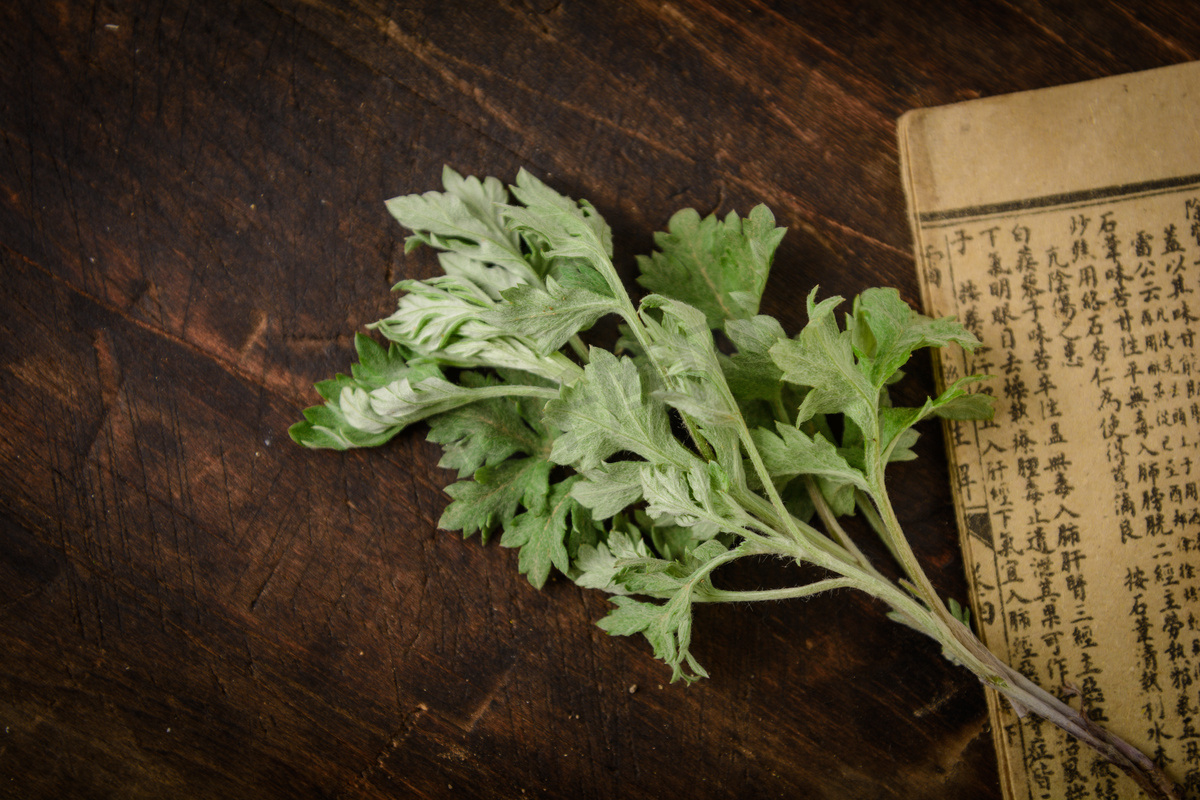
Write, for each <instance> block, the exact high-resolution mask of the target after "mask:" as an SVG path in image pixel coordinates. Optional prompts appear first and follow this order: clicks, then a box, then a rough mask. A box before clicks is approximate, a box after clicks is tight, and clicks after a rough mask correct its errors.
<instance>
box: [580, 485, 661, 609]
mask: <svg viewBox="0 0 1200 800" xmlns="http://www.w3.org/2000/svg"><path fill="white" fill-rule="evenodd" d="M576 487H578V484H576ZM644 558H652V556H651V555H650V549H649V548H648V547H647V546H646V543H645V542H644V541H643V540H642V538H641V536H640V535H635V534H631V533H629V532H626V531H624V530H613V531H611V532H610V533H609V534H608V538H607V539H606V540H605V541H603V542H598V543H597V544H596V545H595V546H591V545H586V546H584V547H581V548H580V549H579V557H578V558H577V559H576V560H575V563H574V568H573V572H572V575H573V576H574V578H573V579H574V581H575V584H576V585H577V586H582V587H584V588H585V589H601V590H603V591H606V592H609V593H611V594H625V593H626V591H627V590H626V589H625V588H624V587H623V586H621V585H620V584H618V583H617V576H618V575H619V574H620V573H621V572H622V571H624V570H625V564H624V563H623V562H625V561H628V560H630V559H644Z"/></svg>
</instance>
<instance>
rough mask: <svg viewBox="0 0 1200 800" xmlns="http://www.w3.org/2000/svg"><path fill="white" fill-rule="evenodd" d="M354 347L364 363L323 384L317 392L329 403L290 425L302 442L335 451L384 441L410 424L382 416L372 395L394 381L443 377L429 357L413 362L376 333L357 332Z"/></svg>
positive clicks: (308, 412)
mask: <svg viewBox="0 0 1200 800" xmlns="http://www.w3.org/2000/svg"><path fill="white" fill-rule="evenodd" d="M354 347H355V349H356V350H357V351H358V357H359V363H357V364H354V365H353V366H352V367H351V368H350V370H351V375H350V376H347V375H338V376H336V377H335V378H332V379H330V380H326V381H321V382H320V383H318V384H317V385H316V389H317V393H318V394H320V395H321V397H323V398H324V399H325V405H323V406H313V407H311V408H309V409H306V410H305V412H304V420H303V421H302V422H297V423H296V424H294V425H292V426H291V428H289V429H288V433H289V434H290V435H291V437H292V439H294V440H295V441H296V442H298V443H299V444H302V445H305V446H306V447H314V448H330V449H334V450H347V449H349V448H351V447H374V446H377V445H380V444H383V443H384V442H386V441H388V440H389V439H391V438H392V437H393V436H395V435H396V434H397V433H399V432H400V431H401V430H402V429H403V428H404V426H405V425H406V424H407V422H403V421H390V422H389V421H384V420H380V419H378V418H376V417H375V416H374V415H373V414H372V413H371V412H370V402H369V393H370V392H372V391H375V390H377V389H378V388H379V387H381V386H386V385H387V384H388V383H390V382H394V381H403V380H417V381H421V380H426V379H428V378H432V377H437V376H440V375H441V371H440V370H439V369H438V368H437V366H436V365H434V364H432V363H429V362H428V361H425V360H423V359H416V360H414V361H411V362H410V361H408V358H409V357H410V356H409V354H408V352H407V351H406V350H405V349H404V348H403V347H401V346H399V345H397V344H394V343H393V344H391V345H390V346H389V347H388V348H387V349H386V350H385V349H384V348H383V347H381V346H380V345H379V344H378V343H376V342H375V341H374V340H373V339H372V338H371V337H369V336H366V335H364V334H357V335H356V336H355V337H354Z"/></svg>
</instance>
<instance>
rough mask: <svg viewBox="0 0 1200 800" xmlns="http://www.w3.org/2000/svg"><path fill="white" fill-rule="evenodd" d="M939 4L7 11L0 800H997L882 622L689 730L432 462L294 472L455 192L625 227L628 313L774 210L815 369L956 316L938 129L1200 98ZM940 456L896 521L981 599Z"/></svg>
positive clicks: (778, 623)
mask: <svg viewBox="0 0 1200 800" xmlns="http://www.w3.org/2000/svg"><path fill="white" fill-rule="evenodd" d="M942 5H943V4H941V3H884V2H860V3H853V4H844V5H843V4H838V3H820V2H813V3H806V4H789V3H762V2H733V1H732V0H728V1H726V0H716V1H714V2H694V3H693V2H685V0H672V1H671V2H658V1H651V0H640V1H639V2H620V3H618V2H607V3H606V2H581V1H580V0H557V1H556V0H500V2H491V1H489V0H479V1H478V2H439V1H438V0H424V2H409V3H399V4H392V3H384V2H372V0H345V1H344V2H334V0H309V2H288V1H287V0H244V2H230V3H218V2H205V1H204V0H200V1H197V0H190V1H188V2H178V1H177V0H157V1H156V2H142V3H136V2H99V3H94V4H91V3H84V2H64V1H63V0H50V1H47V0H8V2H4V3H0V137H2V144H0V276H2V280H0V390H2V395H0V397H2V399H0V409H2V412H3V419H4V421H5V427H4V435H3V436H2V437H0V463H2V464H3V469H2V470H0V727H2V732H0V796H3V797H20V798H64V797H114V798H117V797H119V798H159V797H188V798H240V797H255V798H309V797H322V798H324V797H328V798H359V797H362V798H401V797H405V798H406V797H429V798H434V797H438V798H440V797H478V798H520V797H544V798H567V797H570V798H601V797H604V798H613V797H620V798H663V797H675V796H683V795H693V794H694V796H708V797H714V798H747V797H764V798H765V797H812V798H995V797H998V796H999V786H998V778H997V771H996V760H995V755H994V753H993V751H992V743H991V738H990V736H991V735H990V731H989V728H988V721H987V713H986V708H985V704H984V697H983V694H982V691H981V689H980V688H979V687H978V684H976V683H975V682H973V681H972V680H971V679H970V677H969V676H968V675H966V674H965V673H963V672H961V671H959V670H958V669H956V668H954V667H952V666H951V665H949V664H947V663H946V662H944V661H943V660H942V659H941V658H940V657H939V655H938V652H937V649H936V647H934V646H933V645H932V644H930V643H928V642H926V641H924V640H922V639H921V638H919V637H917V636H916V635H914V634H910V633H909V632H907V631H906V630H903V629H900V628H898V627H897V626H895V625H892V624H891V623H889V622H887V621H886V620H885V619H883V617H882V615H881V614H880V613H879V611H880V609H879V608H878V607H876V606H875V605H874V604H872V603H871V602H868V601H866V600H864V599H862V598H861V597H857V596H853V595H838V596H825V597H820V598H818V599H813V600H810V601H808V602H800V603H790V604H775V605H770V606H764V607H755V606H747V607H714V608H704V609H702V610H701V611H700V612H699V614H698V618H697V630H696V639H697V645H696V647H695V652H696V654H697V656H698V657H699V658H700V660H701V662H702V663H704V664H705V665H706V666H707V667H708V669H709V670H710V672H711V673H712V675H713V677H712V679H711V680H707V681H703V682H701V683H699V684H697V685H695V686H691V687H685V686H683V685H679V684H676V685H672V684H669V683H668V682H667V678H668V674H667V672H666V670H665V669H664V667H663V666H662V665H661V664H660V663H658V662H655V661H654V660H653V658H652V657H651V655H650V653H649V650H648V647H647V646H646V644H645V642H644V641H642V640H641V639H632V638H631V639H620V638H609V637H608V636H607V635H605V634H604V633H603V632H602V631H600V630H599V629H597V628H596V627H595V626H594V624H593V623H594V622H595V620H597V619H599V618H600V617H601V616H603V614H604V613H605V608H606V601H605V599H604V598H603V597H602V596H600V595H598V594H596V593H590V592H586V591H582V590H579V589H577V588H575V587H574V586H572V585H570V584H567V583H564V582H561V581H558V582H554V581H552V582H551V583H550V584H549V585H547V587H546V588H545V589H544V590H543V591H541V592H538V591H535V590H534V589H532V588H531V587H530V586H529V585H528V584H527V583H526V582H525V580H524V579H523V578H522V577H520V576H519V575H518V574H517V571H516V558H515V554H514V553H512V552H511V551H507V550H502V549H500V548H499V547H497V546H495V545H494V544H492V545H489V546H486V547H484V546H481V544H480V543H479V542H478V541H477V540H471V541H466V542H464V541H462V540H461V539H460V538H459V537H458V536H457V535H454V534H449V533H445V532H440V531H438V530H437V529H436V522H437V519H438V517H439V515H440V512H441V509H442V508H443V507H444V505H445V504H446V502H447V500H446V498H445V496H444V495H443V494H442V493H441V487H442V486H444V485H445V484H447V483H449V482H451V481H452V479H453V476H452V475H451V474H449V473H446V472H443V471H441V470H439V469H438V468H437V467H436V462H437V458H438V451H437V449H436V448H435V447H434V446H432V445H429V444H427V443H425V441H424V438H423V436H422V434H421V431H419V430H414V431H413V432H411V433H410V434H408V435H403V436H401V437H400V438H399V439H397V440H396V441H394V442H393V443H391V444H389V445H387V446H386V447H383V448H381V449H379V450H375V451H360V452H353V453H348V454H334V453H328V452H313V451H305V450H302V449H301V448H299V447H297V446H295V445H294V444H292V442H291V441H290V440H289V439H288V436H287V433H286V430H287V427H288V425H289V424H290V423H292V422H293V421H295V420H296V419H297V418H298V415H299V413H300V410H301V409H302V408H303V407H304V406H306V405H309V404H311V403H313V402H315V400H316V394H315V393H314V392H313V390H312V388H311V386H312V383H313V381H315V380H318V379H321V378H325V377H328V376H330V375H332V374H333V373H334V372H336V371H339V370H345V369H346V368H347V367H348V365H349V363H350V361H351V353H352V336H353V334H354V332H355V331H357V330H361V329H362V326H363V325H364V324H366V323H368V322H370V321H373V320H375V319H377V318H378V317H380V316H383V315H384V314H386V313H387V312H388V309H389V307H390V306H391V305H392V304H393V303H394V298H393V297H392V296H391V295H390V293H389V287H390V286H391V285H392V284H393V283H394V282H396V281H397V280H399V279H401V278H403V277H407V276H412V277H424V276H427V275H429V274H432V270H433V262H432V261H431V259H430V257H429V255H428V254H425V253H420V252H418V253H414V254H412V255H410V256H405V255H404V254H403V249H402V240H403V236H404V232H403V231H402V230H401V229H399V227H398V226H396V225H395V224H393V223H392V222H391V220H390V218H389V217H388V216H387V214H386V212H385V210H384V207H383V200H384V199H385V198H387V197H390V196H392V195H395V194H400V193H409V192H416V191H425V190H429V189H435V188H438V186H439V184H438V177H439V172H440V170H441V167H442V165H443V164H447V163H448V164H450V165H452V166H454V167H455V168H457V169H458V170H460V171H462V172H467V173H475V174H493V175H497V176H499V177H502V178H505V179H511V178H512V177H513V176H514V175H515V173H516V171H517V169H518V168H519V167H521V166H525V167H528V168H529V169H531V170H533V171H534V172H535V173H536V174H538V175H540V176H541V177H543V178H544V179H546V180H547V181H549V182H550V183H551V184H552V185H553V186H555V187H556V188H558V189H559V190H561V191H563V192H566V193H569V194H572V195H575V196H581V197H587V198H589V199H591V200H592V201H593V202H594V203H595V204H596V206H598V208H599V209H600V210H601V212H602V213H603V214H604V215H605V216H606V217H607V219H608V220H609V221H610V223H611V224H612V225H613V227H614V229H615V232H616V237H617V250H618V252H617V255H618V258H619V259H620V261H621V265H622V268H623V269H629V268H630V267H631V265H632V257H633V255H634V254H636V253H638V252H644V251H648V250H649V249H650V246H651V234H652V232H653V231H655V230H657V229H660V228H662V227H663V226H664V225H665V223H666V220H667V219H668V217H669V216H670V214H671V213H672V212H673V211H675V210H676V209H678V208H680V207H683V206H693V207H696V208H698V209H700V210H702V211H704V212H708V211H713V210H716V211H720V212H722V213H723V212H725V211H728V210H731V209H737V210H739V211H742V212H745V211H746V210H748V209H749V208H750V207H751V206H752V205H754V204H755V203H758V202H760V201H761V202H766V203H768V204H769V205H770V206H771V207H772V208H773V210H774V211H775V213H776V215H777V217H778V219H779V220H780V222H781V224H783V225H786V226H787V227H788V228H789V229H790V233H789V234H788V237H787V238H786V240H785V242H784V244H783V246H782V248H781V250H780V252H779V255H778V257H777V260H776V267H775V272H774V275H773V277H772V278H771V282H770V284H769V288H768V292H767V298H766V302H765V305H764V308H765V310H766V311H767V312H769V313H772V314H775V315H777V316H779V317H780V318H781V319H782V320H783V321H784V323H785V325H786V326H787V327H788V328H789V330H791V331H795V330H796V329H797V328H798V326H799V325H800V324H801V323H802V298H803V297H804V295H805V294H806V293H807V292H808V290H809V289H810V287H811V286H812V285H813V284H817V283H819V284H820V285H821V286H822V287H823V290H824V291H825V292H830V293H833V292H836V293H842V294H846V295H849V294H853V293H855V292H857V291H860V290H861V289H863V288H866V287H868V286H871V285H876V284H886V285H892V286H896V287H898V288H899V289H900V290H901V292H902V293H903V295H904V296H905V297H906V298H907V299H909V300H910V301H915V300H916V296H917V291H916V282H915V271H914V267H913V262H912V258H911V256H910V243H909V233H908V228H907V225H906V221H905V215H904V198H903V195H902V191H901V185H900V181H899V174H898V164H897V152H896V143H895V125H896V119H897V117H898V116H899V115H900V114H901V113H903V112H904V111H905V110H907V109H910V108H914V107H919V106H927V105H935V104H942V103H948V102H954V101H958V100H964V99H968V98H973V97H980V96H987V95H993V94H999V93H1005V92H1011V91H1018V90H1023V89H1032V88H1037V87H1042V86H1048V85H1054V84H1060V83H1066V82H1071V81H1077V80H1084V79H1088V78H1096V77H1101V76H1106V75H1111V74H1116V73H1121V72H1127V71H1133V70H1139V69H1145V68H1150V67H1157V66H1163V65H1167V64H1173V63H1178V62H1182V61H1188V60H1192V59H1195V58H1197V57H1198V56H1200V24H1198V23H1197V14H1196V6H1195V4H1194V3H1193V2H1180V3H1176V4H1157V3H1155V4H1152V3H1132V2H1130V3H1113V2H1099V3H1084V2H1078V3H1072V2H1062V3H1054V2H1037V1H1036V0H1016V2H997V3H982V2H981V3H969V4H968V3H963V4H957V5H958V6H960V7H959V8H958V10H950V9H949V8H943V7H942ZM966 9H970V10H966ZM911 380H912V381H913V385H912V387H911V388H910V389H908V390H907V391H910V392H912V395H913V396H914V397H915V396H917V394H918V393H921V392H925V391H927V390H928V389H929V387H930V383H931V379H930V375H929V368H928V363H927V362H921V363H920V364H918V366H917V368H916V369H915V370H913V374H912V378H911ZM926 433H927V435H926V436H925V437H924V438H923V440H922V442H921V444H920V448H919V449H920V454H921V460H920V461H919V462H917V463H916V464H914V465H911V466H905V468H904V469H903V471H898V472H897V473H896V476H895V478H894V482H893V491H894V492H895V494H896V496H897V497H899V498H901V499H902V500H903V503H902V508H901V509H900V514H901V516H902V520H903V522H904V523H906V524H907V526H908V529H909V531H910V534H911V536H912V538H913V539H914V540H915V541H916V546H917V548H918V550H919V551H920V553H921V555H922V556H924V557H925V558H926V559H927V560H928V563H929V564H930V569H931V573H932V576H933V579H934V581H935V583H937V584H938V585H939V586H940V587H941V588H942V589H943V591H944V592H945V593H946V594H948V595H952V596H958V597H962V596H963V595H964V592H965V588H964V579H963V575H962V565H961V560H960V557H959V555H958V552H957V548H956V534H955V530H954V521H953V515H952V506H951V500H950V494H949V488H948V477H947V475H946V467H945V462H944V459H943V457H942V450H941V448H942V445H941V442H940V433H939V431H938V430H937V429H936V428H930V429H928V430H927V432H926ZM759 568H761V570H762V571H761V572H759V571H757V570H758V569H759ZM779 569H780V568H779V567H778V566H776V565H771V564H763V565H759V567H758V568H756V569H753V570H743V571H742V572H741V573H739V574H735V575H734V576H732V578H731V579H732V580H735V581H738V580H740V581H742V582H744V583H746V584H755V583H769V582H771V581H772V580H776V579H778V578H779V577H780V575H779V574H778V570H779ZM635 686H636V687H637V688H636V691H634V690H633V687H635Z"/></svg>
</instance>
